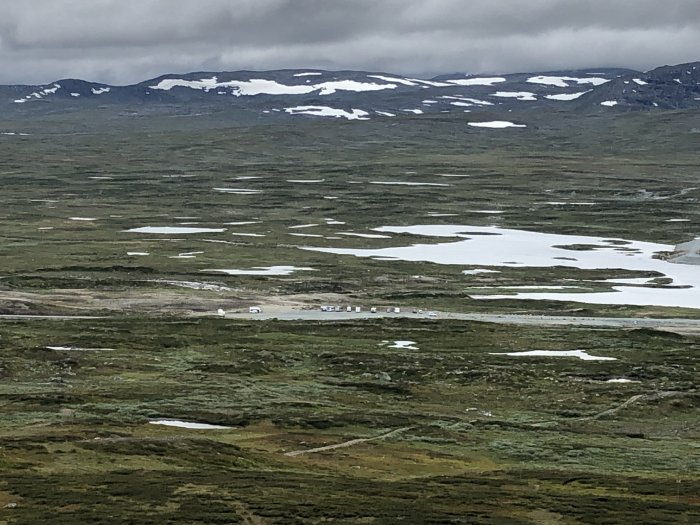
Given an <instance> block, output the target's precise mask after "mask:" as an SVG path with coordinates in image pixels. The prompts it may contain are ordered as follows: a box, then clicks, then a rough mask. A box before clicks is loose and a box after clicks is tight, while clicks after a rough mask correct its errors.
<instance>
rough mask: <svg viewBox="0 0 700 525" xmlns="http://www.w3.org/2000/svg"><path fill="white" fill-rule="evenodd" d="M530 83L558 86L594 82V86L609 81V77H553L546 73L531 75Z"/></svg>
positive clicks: (528, 80)
mask: <svg viewBox="0 0 700 525" xmlns="http://www.w3.org/2000/svg"><path fill="white" fill-rule="evenodd" d="M527 82H528V83H530V84H544V85H546V86H556V87H569V86H570V84H569V82H575V83H576V84H592V85H594V86H600V85H602V84H605V83H606V82H609V80H608V79H605V78H600V77H584V78H578V77H553V76H546V75H539V76H536V77H530V78H528V79H527Z"/></svg>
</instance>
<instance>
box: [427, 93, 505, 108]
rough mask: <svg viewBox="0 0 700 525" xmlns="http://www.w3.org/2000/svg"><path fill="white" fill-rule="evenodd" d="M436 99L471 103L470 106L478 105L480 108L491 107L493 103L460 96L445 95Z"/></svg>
mask: <svg viewBox="0 0 700 525" xmlns="http://www.w3.org/2000/svg"><path fill="white" fill-rule="evenodd" d="M438 98H444V99H446V100H457V101H459V102H471V103H472V104H479V105H481V106H493V102H488V101H487V100H479V99H478V98H469V97H463V96H461V95H445V96H442V97H438Z"/></svg>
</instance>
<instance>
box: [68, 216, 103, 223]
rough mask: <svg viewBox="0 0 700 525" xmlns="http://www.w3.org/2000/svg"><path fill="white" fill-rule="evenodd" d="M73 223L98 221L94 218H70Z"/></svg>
mask: <svg viewBox="0 0 700 525" xmlns="http://www.w3.org/2000/svg"><path fill="white" fill-rule="evenodd" d="M68 218H69V219H70V220H71V221H86V222H90V221H96V220H97V219H96V218H94V217H68Z"/></svg>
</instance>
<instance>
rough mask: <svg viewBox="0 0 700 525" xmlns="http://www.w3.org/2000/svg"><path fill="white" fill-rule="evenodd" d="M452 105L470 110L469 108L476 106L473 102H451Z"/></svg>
mask: <svg viewBox="0 0 700 525" xmlns="http://www.w3.org/2000/svg"><path fill="white" fill-rule="evenodd" d="M450 104H451V105H453V106H457V107H463V108H469V107H473V106H474V104H472V103H471V102H450Z"/></svg>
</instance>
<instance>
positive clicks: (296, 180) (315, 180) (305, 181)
mask: <svg viewBox="0 0 700 525" xmlns="http://www.w3.org/2000/svg"><path fill="white" fill-rule="evenodd" d="M287 182H291V183H294V184H307V183H308V184H313V183H318V182H326V179H287Z"/></svg>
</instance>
